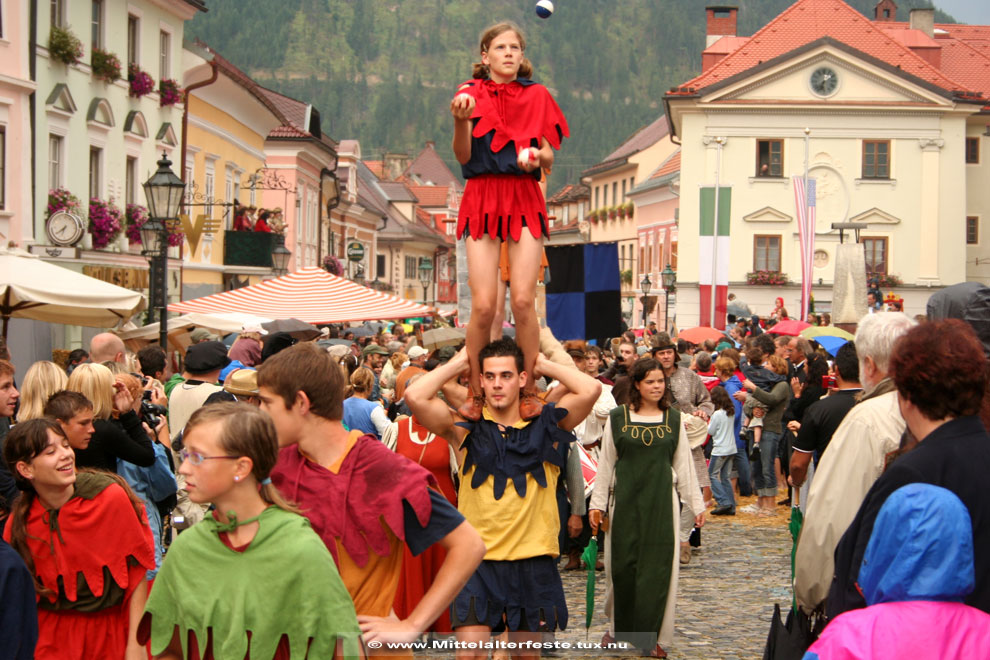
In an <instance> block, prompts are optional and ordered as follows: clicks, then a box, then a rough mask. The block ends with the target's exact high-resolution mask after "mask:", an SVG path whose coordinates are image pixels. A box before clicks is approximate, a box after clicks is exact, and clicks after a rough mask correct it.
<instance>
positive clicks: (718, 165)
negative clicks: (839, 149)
mask: <svg viewBox="0 0 990 660" xmlns="http://www.w3.org/2000/svg"><path fill="white" fill-rule="evenodd" d="M723 144H725V138H724V137H717V138H715V145H716V146H715V218H714V220H715V223H714V225H713V228H712V288H711V316H709V317H708V323H709V325H710V326H711V327H713V328H714V327H715V292H716V291H717V290H718V285H717V284H716V280H717V279H718V197H719V194H718V188H719V185H718V178H719V174H720V171H721V169H722V145H723ZM805 170H807V166H806V167H805Z"/></svg>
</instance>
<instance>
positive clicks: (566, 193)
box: [547, 183, 591, 204]
mask: <svg viewBox="0 0 990 660" xmlns="http://www.w3.org/2000/svg"><path fill="white" fill-rule="evenodd" d="M590 196H591V191H590V189H589V188H588V186H586V185H584V184H583V183H568V184H567V185H566V186H564V187H563V188H561V189H560V190H558V191H557V192H555V193H554V194H553V195H552V196H551V197H550V199H548V200H547V204H566V203H567V202H573V201H577V200H579V199H584V198H588V197H590Z"/></svg>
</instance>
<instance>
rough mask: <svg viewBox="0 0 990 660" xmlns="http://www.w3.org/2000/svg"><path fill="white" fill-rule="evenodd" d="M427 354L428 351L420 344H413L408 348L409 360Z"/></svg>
mask: <svg viewBox="0 0 990 660" xmlns="http://www.w3.org/2000/svg"><path fill="white" fill-rule="evenodd" d="M429 354H430V352H429V351H427V350H426V349H425V348H423V347H422V346H413V347H412V348H410V349H409V359H410V360H415V359H416V358H421V357H423V356H424V355H429Z"/></svg>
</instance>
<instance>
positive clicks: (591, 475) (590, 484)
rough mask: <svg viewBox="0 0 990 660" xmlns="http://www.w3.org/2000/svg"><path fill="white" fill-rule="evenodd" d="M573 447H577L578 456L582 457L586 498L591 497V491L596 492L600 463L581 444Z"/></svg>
mask: <svg viewBox="0 0 990 660" xmlns="http://www.w3.org/2000/svg"><path fill="white" fill-rule="evenodd" d="M572 446H574V447H577V450H578V455H579V456H580V457H581V476H582V477H584V496H585V497H586V498H587V497H591V491H593V490H595V475H597V474H598V461H596V460H595V459H594V458H593V457H592V456H591V454H590V453H589V452H588V450H587V449H585V448H584V445H582V444H581V443H580V442H575V443H574V444H573V445H572Z"/></svg>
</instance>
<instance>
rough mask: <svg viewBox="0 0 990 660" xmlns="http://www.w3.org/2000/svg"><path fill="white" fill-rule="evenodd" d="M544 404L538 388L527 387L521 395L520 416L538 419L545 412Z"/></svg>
mask: <svg viewBox="0 0 990 660" xmlns="http://www.w3.org/2000/svg"><path fill="white" fill-rule="evenodd" d="M543 405H544V404H543V400H542V399H540V397H539V396H537V394H536V389H535V388H533V389H529V388H527V389H525V390H523V391H522V393H521V394H520V395H519V416H520V417H522V418H523V419H536V418H537V417H539V416H540V413H541V412H543Z"/></svg>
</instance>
